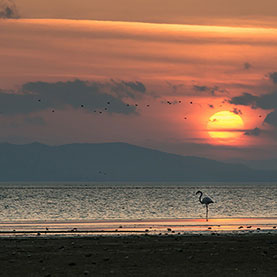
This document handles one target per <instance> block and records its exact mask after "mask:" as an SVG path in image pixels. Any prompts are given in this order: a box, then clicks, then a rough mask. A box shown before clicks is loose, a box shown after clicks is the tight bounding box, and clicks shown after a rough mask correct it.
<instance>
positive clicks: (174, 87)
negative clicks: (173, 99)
mask: <svg viewBox="0 0 277 277" xmlns="http://www.w3.org/2000/svg"><path fill="white" fill-rule="evenodd" d="M166 83H167V84H168V86H169V87H170V88H171V89H172V92H173V93H177V92H178V90H179V89H180V88H183V87H184V84H172V83H170V82H169V81H167V82H166Z"/></svg>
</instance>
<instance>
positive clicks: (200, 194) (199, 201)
mask: <svg viewBox="0 0 277 277" xmlns="http://www.w3.org/2000/svg"><path fill="white" fill-rule="evenodd" d="M202 195H203V193H202V192H200V195H199V202H200V203H201V204H202V200H201V197H202Z"/></svg>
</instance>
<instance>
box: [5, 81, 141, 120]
mask: <svg viewBox="0 0 277 277" xmlns="http://www.w3.org/2000/svg"><path fill="white" fill-rule="evenodd" d="M145 92H146V88H145V86H144V84H143V83H141V82H125V81H114V80H112V81H110V82H86V81H81V80H75V81H67V82H56V83H47V82H30V83H26V84H24V85H23V86H22V88H21V89H20V91H19V92H11V91H7V92H6V91H3V90H2V91H0V111H1V112H2V114H3V115H17V114H30V113H32V112H38V111H43V110H47V109H52V110H53V111H54V110H55V109H66V108H67V107H71V108H73V109H80V108H82V109H84V110H86V111H87V112H91V113H93V112H95V110H101V111H102V110H105V111H106V112H109V113H121V114H132V113H136V107H135V106H134V105H129V104H126V103H125V102H124V101H123V99H124V98H132V99H136V98H140V97H141V96H142V95H144V94H145Z"/></svg>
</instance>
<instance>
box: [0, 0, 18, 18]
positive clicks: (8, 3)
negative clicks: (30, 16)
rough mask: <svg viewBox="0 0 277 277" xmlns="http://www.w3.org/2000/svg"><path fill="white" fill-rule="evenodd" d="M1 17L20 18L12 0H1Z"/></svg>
mask: <svg viewBox="0 0 277 277" xmlns="http://www.w3.org/2000/svg"><path fill="white" fill-rule="evenodd" d="M0 18H19V13H18V11H17V8H16V5H15V3H14V2H13V1H12V0H0Z"/></svg>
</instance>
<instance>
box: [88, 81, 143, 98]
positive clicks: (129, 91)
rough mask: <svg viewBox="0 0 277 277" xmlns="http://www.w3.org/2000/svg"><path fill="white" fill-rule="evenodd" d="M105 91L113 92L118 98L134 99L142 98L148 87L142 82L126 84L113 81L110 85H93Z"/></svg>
mask: <svg viewBox="0 0 277 277" xmlns="http://www.w3.org/2000/svg"><path fill="white" fill-rule="evenodd" d="M93 84H94V85H97V87H98V88H101V89H102V90H104V91H110V92H113V93H114V95H115V96H116V97H119V98H125V97H130V98H133V99H136V98H139V97H141V96H142V95H143V94H145V92H146V87H145V86H144V84H143V83H141V82H137V81H136V82H125V81H115V80H111V82H108V83H96V82H94V83H93Z"/></svg>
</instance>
